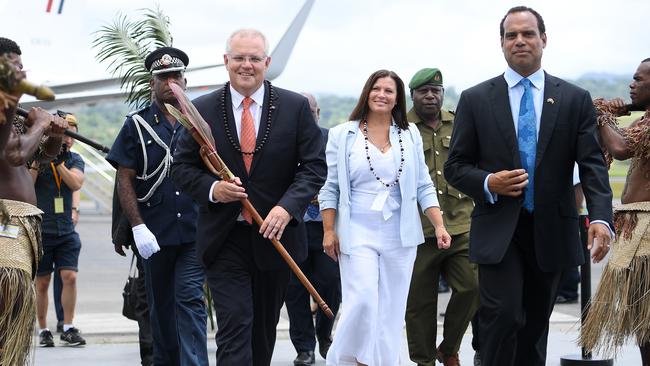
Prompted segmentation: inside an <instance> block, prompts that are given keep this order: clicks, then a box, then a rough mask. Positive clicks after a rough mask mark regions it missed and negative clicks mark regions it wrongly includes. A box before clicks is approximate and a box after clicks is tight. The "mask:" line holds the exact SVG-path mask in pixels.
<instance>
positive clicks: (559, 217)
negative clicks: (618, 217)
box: [445, 7, 612, 366]
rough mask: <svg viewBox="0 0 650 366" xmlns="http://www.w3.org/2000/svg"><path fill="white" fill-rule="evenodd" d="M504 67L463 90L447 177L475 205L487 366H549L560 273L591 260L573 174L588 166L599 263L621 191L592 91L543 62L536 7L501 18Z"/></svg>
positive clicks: (583, 175)
mask: <svg viewBox="0 0 650 366" xmlns="http://www.w3.org/2000/svg"><path fill="white" fill-rule="evenodd" d="M500 28H501V48H502V50H503V54H504V56H505V59H506V61H507V63H508V68H507V69H506V72H505V73H504V74H503V75H500V76H497V77H495V78H493V79H490V80H487V81H485V82H483V83H481V84H478V85H476V86H474V87H472V88H470V89H468V90H466V91H464V92H463V93H462V95H461V97H460V101H459V103H458V110H457V113H456V123H455V125H454V131H453V134H452V138H451V146H450V152H449V159H448V160H447V163H446V164H445V176H446V178H447V180H448V181H449V183H450V184H451V185H453V186H454V187H456V188H458V189H459V190H461V191H462V192H464V193H466V194H467V195H469V196H471V197H472V198H473V199H474V202H475V204H476V206H475V208H474V211H473V213H472V224H471V230H470V260H472V261H473V262H476V263H478V264H479V286H480V300H481V308H480V310H479V323H480V327H479V332H480V344H481V358H482V365H484V366H493V365H499V366H504V365H506V366H507V365H526V366H538V365H539V366H541V365H544V363H545V359H546V345H547V337H548V319H549V317H550V314H551V312H552V310H553V305H554V300H555V293H556V290H557V285H558V281H559V279H560V274H561V272H562V270H564V269H566V268H570V267H573V266H577V265H580V264H582V263H583V262H584V260H585V258H583V255H582V253H583V251H582V249H581V248H580V244H579V240H578V233H577V230H576V229H575V228H576V227H577V225H578V224H577V220H578V213H577V211H576V208H575V204H574V202H575V199H574V191H573V185H572V173H573V164H574V161H575V162H577V163H578V165H579V166H580V180H581V181H582V183H583V188H584V193H585V197H586V199H587V208H588V210H589V214H590V218H591V222H592V225H591V226H590V228H589V240H588V243H589V247H590V248H591V249H592V258H593V260H594V261H596V262H597V261H600V260H601V259H602V258H603V257H604V256H605V255H606V254H607V251H608V250H609V241H610V238H611V236H610V235H611V230H610V229H611V222H612V193H611V189H610V187H609V181H608V176H607V168H606V167H605V164H604V160H603V156H602V153H601V151H600V146H599V144H598V139H597V137H596V122H595V116H596V115H595V110H594V107H593V104H592V101H591V97H590V95H589V93H588V92H587V91H585V90H583V89H580V88H578V87H576V86H574V85H571V84H569V83H567V82H565V81H563V80H561V79H559V78H556V77H554V76H551V75H549V74H548V73H546V72H545V71H544V70H543V69H542V64H541V60H542V53H543V49H544V47H545V46H546V41H547V37H546V33H545V26H544V21H543V19H542V17H541V16H540V15H539V14H538V13H537V12H536V11H534V10H533V9H530V8H527V7H515V8H512V9H510V10H509V11H508V12H507V14H506V16H505V17H504V18H503V20H502V21H501V27H500Z"/></svg>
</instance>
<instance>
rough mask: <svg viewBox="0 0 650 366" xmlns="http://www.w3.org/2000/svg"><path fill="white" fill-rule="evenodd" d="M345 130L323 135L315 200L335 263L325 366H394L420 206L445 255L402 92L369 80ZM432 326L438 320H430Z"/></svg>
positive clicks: (387, 75) (391, 76) (386, 81)
mask: <svg viewBox="0 0 650 366" xmlns="http://www.w3.org/2000/svg"><path fill="white" fill-rule="evenodd" d="M350 120H351V121H350V122H348V123H344V124H341V125H338V126H336V127H334V128H332V129H330V132H329V140H328V144H327V151H326V154H327V166H328V176H327V181H326V182H325V185H324V186H323V188H322V189H321V191H320V194H319V196H318V199H319V203H320V209H321V211H322V214H323V228H324V236H323V248H324V249H325V252H326V253H327V254H328V255H329V256H330V257H332V259H334V260H339V262H340V263H339V266H340V271H341V289H342V294H343V305H342V306H343V307H342V309H343V310H342V313H341V319H340V320H339V322H338V326H337V329H336V334H335V335H334V341H333V343H332V346H331V347H330V349H329V351H328V353H327V365H354V366H356V365H369V366H395V365H398V364H399V353H400V341H401V338H402V327H403V323H404V313H405V309H406V298H407V295H408V289H409V283H410V281H411V272H412V270H413V262H414V260H415V254H416V247H417V245H419V244H421V243H422V242H424V236H423V234H422V226H421V223H420V216H419V213H418V207H417V205H418V203H419V204H420V207H421V208H422V209H423V210H424V212H425V214H426V215H427V217H428V218H429V220H431V222H432V223H433V225H434V226H435V228H436V234H437V235H438V237H437V239H438V246H439V247H440V248H448V247H449V245H450V243H451V237H450V236H449V234H448V233H447V231H446V230H445V228H444V226H443V221H442V215H441V212H440V209H439V208H438V199H437V197H436V192H435V187H434V186H433V183H432V182H431V178H430V176H429V169H428V168H427V166H426V164H425V162H424V154H423V151H422V138H421V137H420V133H419V131H418V129H417V128H416V127H415V125H413V124H411V125H409V123H408V122H407V119H406V97H405V95H404V83H403V82H402V80H401V79H400V78H399V76H397V74H395V73H394V72H392V71H387V70H379V71H377V72H375V73H373V74H372V75H370V77H369V78H368V80H367V81H366V84H365V86H364V88H363V91H362V93H361V97H360V98H359V101H358V103H357V106H356V107H355V109H354V111H353V112H352V114H351V116H350ZM432 321H435V320H432Z"/></svg>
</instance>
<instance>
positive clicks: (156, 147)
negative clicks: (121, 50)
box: [106, 47, 208, 366]
mask: <svg viewBox="0 0 650 366" xmlns="http://www.w3.org/2000/svg"><path fill="white" fill-rule="evenodd" d="M188 62H189V59H188V57H187V55H186V54H185V52H183V51H181V50H179V49H176V48H172V47H162V48H159V49H157V50H155V51H153V52H151V53H150V54H149V55H148V56H147V58H146V60H145V67H146V69H147V70H149V71H150V72H151V75H152V79H151V81H150V83H149V85H150V87H151V91H152V102H151V104H150V105H149V106H148V107H146V108H144V109H142V110H139V111H137V112H135V113H132V114H130V115H129V116H128V117H127V118H126V121H125V122H124V126H123V127H122V129H121V130H120V133H119V135H118V136H117V138H116V140H115V143H114V144H113V147H112V148H111V152H110V153H109V154H108V156H107V157H106V158H107V160H108V161H109V162H111V163H112V164H113V165H114V166H116V168H117V179H118V192H119V196H120V203H121V205H122V209H123V211H124V214H125V215H126V218H127V219H128V221H129V223H130V224H131V226H132V232H133V239H134V242H135V245H136V247H137V250H138V252H139V253H140V255H141V256H142V258H143V259H144V267H145V284H146V290H147V300H148V302H149V316H150V320H151V326H152V335H153V353H154V364H155V365H183V366H184V365H208V357H207V343H206V317H207V316H206V309H205V303H204V301H203V282H204V275H203V271H202V270H201V267H200V266H199V264H198V261H197V259H196V248H195V232H196V218H197V214H198V212H197V207H196V206H195V205H194V203H193V202H192V199H191V198H190V197H189V196H188V195H186V194H185V193H183V192H181V191H180V190H179V189H177V188H176V187H175V185H174V183H173V182H172V180H171V178H170V177H169V174H170V168H171V162H172V154H173V151H174V149H175V147H176V142H177V141H178V136H179V135H180V132H181V130H182V129H183V126H182V125H181V124H180V123H178V122H177V121H176V120H175V119H174V118H173V117H172V116H171V115H170V114H169V113H168V112H167V110H166V109H165V108H164V103H169V104H172V105H175V106H176V107H178V102H177V101H176V98H175V97H174V95H173V93H172V92H171V89H170V88H169V84H168V83H176V84H178V85H180V86H181V87H183V88H185V85H186V80H185V76H184V71H185V67H186V66H187V64H188Z"/></svg>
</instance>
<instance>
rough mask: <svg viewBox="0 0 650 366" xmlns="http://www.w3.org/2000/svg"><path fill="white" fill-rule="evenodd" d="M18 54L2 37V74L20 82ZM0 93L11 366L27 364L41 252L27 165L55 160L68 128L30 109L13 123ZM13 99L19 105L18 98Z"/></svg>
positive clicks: (2, 233) (0, 231) (4, 345)
mask: <svg viewBox="0 0 650 366" xmlns="http://www.w3.org/2000/svg"><path fill="white" fill-rule="evenodd" d="M20 54H21V51H20V48H19V47H18V45H17V44H16V43H15V42H13V41H11V40H9V39H6V38H1V37H0V57H2V58H3V60H5V61H7V60H8V62H4V63H3V65H5V66H4V67H5V71H7V70H8V69H9V71H12V72H15V74H16V75H17V76H18V77H19V78H20V77H24V73H23V72H22V61H21V58H20ZM7 65H9V66H7ZM11 67H13V68H14V69H13V70H10V69H11ZM0 80H2V77H0ZM5 80H6V78H5ZM0 89H1V90H0V92H2V96H3V99H4V100H10V101H11V103H10V104H5V105H4V106H2V108H3V115H4V118H3V119H4V123H0V129H1V131H3V133H2V134H0V136H3V135H5V136H6V137H5V138H3V139H2V140H0V143H1V144H0V177H2V179H0V202H1V203H2V204H3V206H4V208H5V211H4V212H3V214H2V220H1V222H0V366H13V365H23V364H26V363H29V362H30V361H31V360H30V357H29V353H30V352H29V351H30V349H31V344H32V343H31V340H32V334H33V330H34V318H35V314H36V302H35V293H34V287H33V282H32V281H33V278H34V274H35V272H36V267H37V265H38V260H39V257H40V252H41V247H40V238H41V234H40V220H41V219H40V214H41V211H40V210H39V209H38V208H37V207H36V193H35V192H34V184H33V182H32V178H31V176H30V174H29V170H28V165H27V163H28V160H32V159H39V160H50V159H52V158H54V157H55V156H56V155H57V154H58V153H59V150H60V149H61V141H62V136H63V130H64V129H65V128H67V126H68V125H67V122H66V121H65V120H64V119H62V118H60V117H57V116H52V115H50V114H49V113H47V112H45V111H44V110H42V109H40V108H34V109H32V110H31V111H30V112H29V116H28V117H27V119H24V120H23V119H21V118H15V117H14V116H13V106H12V105H11V104H14V105H15V101H14V100H13V99H12V98H4V96H6V95H11V93H7V91H8V90H9V89H8V88H7V87H6V85H5V86H2V85H0ZM13 97H14V98H15V100H18V98H19V97H20V95H13ZM12 120H13V122H14V123H13V125H12V124H11V123H10V122H9V121H12ZM0 122H2V120H0Z"/></svg>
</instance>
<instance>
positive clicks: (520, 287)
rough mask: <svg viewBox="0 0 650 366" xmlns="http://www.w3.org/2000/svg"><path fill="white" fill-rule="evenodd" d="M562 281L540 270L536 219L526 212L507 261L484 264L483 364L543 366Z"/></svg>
mask: <svg viewBox="0 0 650 366" xmlns="http://www.w3.org/2000/svg"><path fill="white" fill-rule="evenodd" d="M559 280H560V272H551V273H547V272H542V270H541V269H540V268H539V266H538V264H537V258H536V256H535V246H534V237H533V216H532V215H530V214H526V213H523V212H522V214H520V216H519V222H518V224H517V228H516V230H515V233H514V235H513V238H512V241H511V243H510V247H509V248H508V250H507V251H506V254H505V256H504V257H503V260H502V261H501V262H500V263H498V264H490V265H488V264H481V265H479V284H480V303H481V306H480V309H479V333H480V347H481V361H482V365H483V366H544V364H545V362H546V346H547V341H548V320H549V317H550V316H551V312H552V311H553V305H554V304H555V293H556V290H557V286H558V282H559Z"/></svg>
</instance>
